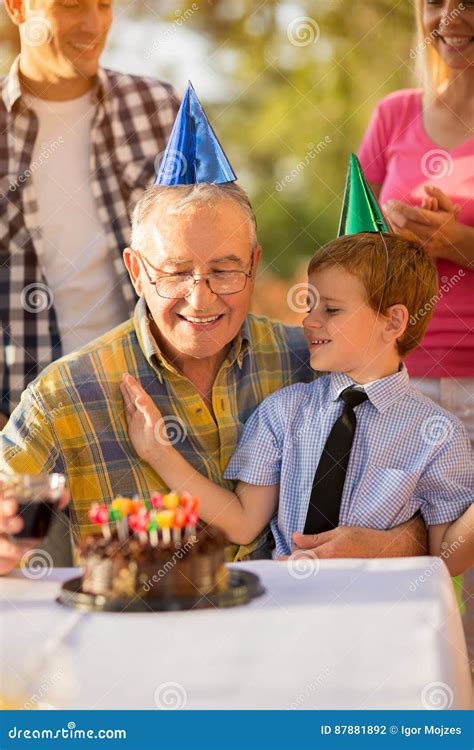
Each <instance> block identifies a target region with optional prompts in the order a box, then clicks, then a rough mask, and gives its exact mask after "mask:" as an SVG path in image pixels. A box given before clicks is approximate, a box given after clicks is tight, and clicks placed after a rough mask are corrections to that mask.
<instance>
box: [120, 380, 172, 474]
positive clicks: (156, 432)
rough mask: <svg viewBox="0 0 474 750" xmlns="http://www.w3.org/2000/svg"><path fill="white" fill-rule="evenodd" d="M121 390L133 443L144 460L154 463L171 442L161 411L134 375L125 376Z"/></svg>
mask: <svg viewBox="0 0 474 750" xmlns="http://www.w3.org/2000/svg"><path fill="white" fill-rule="evenodd" d="M120 390H121V391H122V396H123V402H124V406H125V417H126V420H127V426H128V434H129V437H130V440H131V441H132V445H133V447H134V448H135V451H136V452H137V454H138V456H139V457H140V458H141V459H143V461H147V462H148V463H152V460H153V456H154V455H156V453H157V451H159V450H160V447H161V446H163V445H169V444H170V443H169V440H168V436H167V433H166V425H165V423H164V420H163V418H162V416H161V412H160V410H159V409H158V407H157V406H155V404H154V403H153V401H152V399H151V398H150V396H149V395H148V394H147V392H146V391H145V390H144V389H143V388H142V386H141V385H140V384H139V383H138V381H137V380H135V378H134V377H132V375H129V374H128V373H126V374H125V375H124V376H123V378H122V382H121V384H120Z"/></svg>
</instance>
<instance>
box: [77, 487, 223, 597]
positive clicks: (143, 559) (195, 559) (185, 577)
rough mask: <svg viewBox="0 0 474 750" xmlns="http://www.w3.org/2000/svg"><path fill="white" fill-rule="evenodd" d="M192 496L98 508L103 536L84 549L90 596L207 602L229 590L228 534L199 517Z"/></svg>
mask: <svg viewBox="0 0 474 750" xmlns="http://www.w3.org/2000/svg"><path fill="white" fill-rule="evenodd" d="M198 507H199V500H198V499H197V498H195V497H193V496H191V495H186V494H185V495H182V496H181V497H179V496H178V495H177V494H176V493H169V494H168V495H162V494H160V493H154V494H153V495H152V496H151V497H150V500H148V501H140V500H138V499H133V500H130V499H128V498H116V499H115V500H114V501H113V502H112V504H111V506H106V505H105V504H101V505H97V504H96V505H93V506H92V508H91V509H90V511H89V519H90V520H91V522H92V523H93V524H95V525H96V526H97V527H98V531H99V533H98V534H93V535H90V536H87V537H86V538H85V539H84V540H83V541H82V542H81V543H80V545H79V557H80V563H81V565H82V567H83V576H82V583H81V589H82V591H83V592H84V593H88V594H94V595H102V596H105V597H108V598H114V599H129V598H131V597H143V598H146V597H163V598H168V599H173V598H181V597H202V596H206V595H207V594H209V593H211V592H213V593H214V592H218V591H225V590H226V589H227V586H228V571H227V569H226V567H225V564H224V562H225V556H224V553H225V546H226V543H227V540H226V537H225V535H224V534H223V533H222V532H221V531H220V530H219V529H216V528H215V527H213V526H209V525H207V524H203V523H201V522H200V521H199V517H198Z"/></svg>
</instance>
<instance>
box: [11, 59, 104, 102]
mask: <svg viewBox="0 0 474 750" xmlns="http://www.w3.org/2000/svg"><path fill="white" fill-rule="evenodd" d="M108 88H109V79H108V76H107V72H106V71H105V70H104V68H99V70H98V72H97V78H96V81H95V84H94V87H93V89H92V94H93V95H94V96H95V98H96V99H97V101H102V99H103V98H104V97H105V96H106V94H107V91H108ZM21 95H22V90H21V83H20V55H17V57H16V58H15V59H14V61H13V63H12V65H11V68H10V70H9V71H8V75H7V76H6V78H5V81H4V85H3V91H2V98H3V103H4V104H5V107H6V109H7V112H11V111H12V109H13V107H14V106H15V104H16V102H17V101H18V100H19V99H20V98H21Z"/></svg>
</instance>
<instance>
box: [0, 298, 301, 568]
mask: <svg viewBox="0 0 474 750" xmlns="http://www.w3.org/2000/svg"><path fill="white" fill-rule="evenodd" d="M124 372H129V373H131V374H132V375H133V376H134V377H135V378H137V380H138V381H139V382H140V383H141V384H142V386H143V387H144V389H145V390H146V391H147V392H148V393H149V395H150V396H151V397H152V398H153V400H154V402H155V403H156V405H157V406H158V407H159V409H160V410H161V413H162V414H163V417H165V423H166V425H167V431H168V434H169V435H170V437H175V439H177V440H178V442H177V443H176V447H177V448H178V449H179V450H180V452H181V453H182V454H183V455H184V456H185V457H186V459H187V460H188V461H189V462H190V463H191V464H192V465H193V466H194V467H195V468H196V469H197V470H198V471H200V472H202V473H203V474H205V475H207V476H208V478H209V479H210V480H211V481H213V482H215V483H217V484H220V485H222V486H223V487H227V488H232V487H233V486H234V483H233V482H230V481H227V480H224V479H223V473H224V470H225V468H226V466H227V463H228V461H229V459H230V457H231V455H232V453H233V452H234V450H235V448H236V445H237V441H238V437H239V434H240V430H241V428H242V425H243V424H244V423H245V421H246V420H247V419H248V417H249V416H250V414H251V413H252V412H253V411H254V409H255V408H256V407H257V406H258V404H260V402H261V401H263V399H264V398H265V397H266V396H268V395H269V394H270V393H272V392H273V391H275V390H277V389H278V388H282V387H283V386H285V385H289V384H291V383H294V382H301V381H309V380H311V379H313V377H314V373H313V371H312V370H311V369H310V368H309V365H308V354H307V348H306V344H305V340H304V338H303V333H302V329H299V328H293V327H289V326H285V325H283V324H282V323H278V322H276V321H270V320H268V319H267V318H264V317H257V316H255V315H251V314H250V315H248V317H247V319H246V320H245V323H244V325H243V327H242V329H241V331H240V334H239V335H238V337H237V338H236V340H235V341H234V342H233V345H232V347H231V350H230V352H229V355H228V357H227V358H226V360H225V361H224V362H223V364H222V366H221V368H220V370H219V372H218V375H217V377H216V380H215V382H214V385H213V389H212V404H213V409H214V415H215V419H214V418H213V416H212V415H211V413H210V412H209V409H208V408H207V406H206V404H205V403H204V401H203V400H202V398H201V396H200V394H199V393H198V392H197V390H196V389H195V387H194V386H193V385H192V383H190V381H189V380H188V379H187V378H185V377H184V376H183V375H181V374H180V373H179V372H178V371H177V370H176V369H175V368H174V367H173V366H172V365H171V364H170V363H169V362H168V361H167V359H166V358H165V357H164V356H163V355H162V354H161V352H160V351H159V348H158V346H157V344H156V341H155V339H154V338H153V336H152V335H151V332H150V328H149V319H148V315H147V310H146V306H145V303H144V301H143V300H139V301H138V303H137V306H136V309H135V314H134V317H133V318H132V319H130V320H128V321H126V322H125V323H123V324H122V325H120V326H118V327H117V328H115V329H113V330H112V331H109V332H108V333H107V334H105V335H104V336H101V337H100V338H99V339H96V340H95V341H93V342H91V343H90V344H88V345H87V346H86V347H84V348H83V349H81V350H80V351H79V352H75V353H73V354H70V355H68V356H66V357H63V358H62V359H59V360H57V361H56V362H54V363H53V364H51V365H50V366H49V367H47V368H46V369H45V370H43V372H42V373H41V375H40V376H39V377H38V378H37V379H36V380H35V381H33V383H31V384H30V385H29V386H28V388H27V389H26V390H25V391H24V393H23V396H22V398H21V402H20V404H19V405H18V406H17V407H16V409H15V410H14V412H13V414H12V416H11V418H10V421H9V422H8V425H7V426H6V427H5V429H4V430H3V432H2V433H1V434H0V456H1V459H0V468H3V469H7V470H8V469H10V470H14V471H17V472H20V473H37V472H40V471H46V472H53V471H58V472H61V473H64V474H65V475H66V477H67V481H68V485H69V488H70V491H71V497H72V501H71V505H70V517H71V522H72V529H73V534H74V538H75V539H76V540H78V539H79V538H80V537H81V536H82V535H83V534H86V533H89V532H90V531H92V530H93V528H92V526H91V525H90V523H89V521H88V518H87V511H88V509H89V508H90V506H91V504H92V503H94V502H105V503H110V502H111V501H112V499H113V498H114V497H116V496H118V495H124V496H128V497H131V496H133V495H135V494H138V495H139V496H141V497H144V498H147V497H148V496H149V495H150V493H151V492H153V491H155V490H165V489H167V488H166V487H165V485H164V484H163V482H162V481H161V479H160V477H159V476H158V475H157V474H156V473H155V472H154V471H153V470H152V469H151V467H150V466H149V465H148V464H147V463H145V462H143V461H141V460H140V459H138V457H137V455H136V454H135V451H134V449H133V446H132V444H131V442H130V440H129V437H128V432H127V423H126V420H125V414H124V407H123V401H122V396H121V392H120V388H119V385H120V381H121V378H122V375H123V373H124ZM266 543H268V532H266V533H264V534H263V535H261V536H260V537H259V539H258V540H255V542H254V543H253V544H252V545H249V546H248V547H240V548H237V547H233V548H231V549H230V550H229V553H230V554H229V557H230V558H231V559H239V560H240V559H244V558H245V557H247V558H248V557H249V556H259V552H258V550H259V549H263V546H264V544H266Z"/></svg>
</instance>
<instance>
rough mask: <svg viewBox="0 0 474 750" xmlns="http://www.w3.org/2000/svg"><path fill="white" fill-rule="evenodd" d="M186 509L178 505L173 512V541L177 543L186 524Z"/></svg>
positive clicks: (181, 537) (180, 539)
mask: <svg viewBox="0 0 474 750" xmlns="http://www.w3.org/2000/svg"><path fill="white" fill-rule="evenodd" d="M186 518H187V515H186V511H185V510H184V508H181V506H179V507H178V508H176V510H175V513H174V523H173V541H174V543H175V544H179V543H180V542H181V541H182V539H183V528H184V527H185V526H186Z"/></svg>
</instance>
